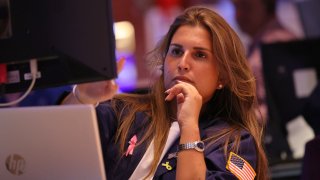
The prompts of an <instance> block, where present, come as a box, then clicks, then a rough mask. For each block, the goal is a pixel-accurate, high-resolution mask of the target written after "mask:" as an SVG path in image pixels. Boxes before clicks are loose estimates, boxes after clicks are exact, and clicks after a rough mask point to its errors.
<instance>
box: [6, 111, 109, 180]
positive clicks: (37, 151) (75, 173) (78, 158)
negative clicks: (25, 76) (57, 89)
mask: <svg viewBox="0 0 320 180" xmlns="http://www.w3.org/2000/svg"><path fill="white" fill-rule="evenodd" d="M0 146H1V148H0V179H6V180H11V179H12V180H15V179H19V180H20V179H33V180H36V179H46V180H50V179H52V180H57V179H77V180H80V179H90V180H105V179H106V175H105V168H104V164H103V156H102V150H101V144H100V139H99V131H98V125H97V119H96V113H95V108H94V107H93V106H91V105H64V106H62V105H61V106H41V107H16V108H2V109H1V108H0Z"/></svg>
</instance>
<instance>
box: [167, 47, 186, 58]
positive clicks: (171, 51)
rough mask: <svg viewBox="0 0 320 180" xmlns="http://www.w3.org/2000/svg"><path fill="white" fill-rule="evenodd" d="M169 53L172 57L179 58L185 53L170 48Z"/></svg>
mask: <svg viewBox="0 0 320 180" xmlns="http://www.w3.org/2000/svg"><path fill="white" fill-rule="evenodd" d="M169 53H170V54H171V55H172V56H175V57H177V56H181V55H182V54H183V51H182V50H181V49H180V48H170V51H169Z"/></svg>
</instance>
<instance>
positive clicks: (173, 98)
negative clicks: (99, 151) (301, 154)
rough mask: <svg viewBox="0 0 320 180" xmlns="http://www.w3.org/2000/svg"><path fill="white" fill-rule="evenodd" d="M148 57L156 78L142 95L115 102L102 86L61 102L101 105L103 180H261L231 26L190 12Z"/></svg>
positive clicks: (246, 86)
mask: <svg viewBox="0 0 320 180" xmlns="http://www.w3.org/2000/svg"><path fill="white" fill-rule="evenodd" d="M151 55H152V56H150V57H151V59H152V60H153V62H156V63H155V65H157V66H161V67H162V68H161V69H162V74H161V75H160V76H159V78H158V80H157V81H156V82H155V84H154V85H153V86H152V88H151V91H150V92H149V93H148V94H145V95H132V94H131V95H130V94H122V95H115V96H114V94H115V92H116V89H117V85H115V84H114V82H113V81H106V82H96V83H89V84H81V85H78V86H75V88H74V91H73V93H71V94H70V95H69V96H68V97H67V98H66V99H65V101H64V103H66V104H71V103H91V104H95V103H96V102H102V101H104V102H102V103H100V105H99V106H98V107H97V116H98V119H99V126H100V132H101V141H102V146H103V152H104V159H105V165H106V173H107V177H108V179H109V180H110V179H143V178H145V179H152V178H154V179H175V178H176V179H205V178H206V179H236V178H239V179H253V178H254V177H255V178H256V179H266V178H267V175H266V172H267V162H266V158H265V154H264V151H263V148H262V143H261V138H262V127H261V124H258V122H257V120H256V116H255V111H254V108H255V106H256V96H255V79H254V78H253V75H252V72H251V70H250V69H249V67H248V64H247V61H246V59H245V54H244V49H243V47H242V44H241V42H240V40H239V38H238V37H237V35H236V34H235V32H234V31H233V30H232V29H231V28H230V26H229V25H228V24H227V23H226V22H225V21H224V20H223V19H222V18H221V17H220V16H218V15H217V14H216V13H214V12H213V11H211V10H209V9H206V8H202V7H192V8H189V9H187V10H186V11H185V12H184V13H183V14H182V15H181V16H178V17H177V18H176V19H175V21H174V23H173V24H172V25H171V27H170V29H169V31H168V33H167V35H166V36H165V37H164V39H163V40H162V41H161V42H160V43H159V45H158V47H157V48H156V49H155V50H154V51H153V52H152V53H151ZM119 64H120V66H121V65H122V64H123V60H121V61H120V63H119ZM108 99H111V100H108ZM105 100H108V101H105Z"/></svg>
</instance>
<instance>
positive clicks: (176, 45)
mask: <svg viewBox="0 0 320 180" xmlns="http://www.w3.org/2000/svg"><path fill="white" fill-rule="evenodd" d="M170 46H175V47H179V48H182V45H181V44H176V43H172V44H170Z"/></svg>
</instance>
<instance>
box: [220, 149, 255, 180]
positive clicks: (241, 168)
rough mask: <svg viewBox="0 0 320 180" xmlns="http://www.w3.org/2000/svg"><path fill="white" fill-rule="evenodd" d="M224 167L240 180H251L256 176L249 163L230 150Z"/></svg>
mask: <svg viewBox="0 0 320 180" xmlns="http://www.w3.org/2000/svg"><path fill="white" fill-rule="evenodd" d="M226 168H227V169H228V170H229V171H230V172H231V173H232V174H234V175H235V176H237V178H239V179H240V180H249V179H250V180H251V179H254V177H255V176H256V172H255V171H254V170H253V168H252V167H251V166H250V164H249V163H248V162H247V161H246V160H244V159H243V158H241V157H240V156H239V155H237V154H235V153H233V152H230V155H229V159H228V162H227V166H226Z"/></svg>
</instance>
